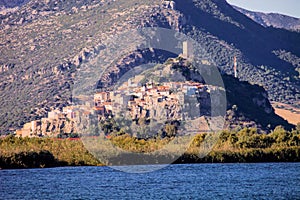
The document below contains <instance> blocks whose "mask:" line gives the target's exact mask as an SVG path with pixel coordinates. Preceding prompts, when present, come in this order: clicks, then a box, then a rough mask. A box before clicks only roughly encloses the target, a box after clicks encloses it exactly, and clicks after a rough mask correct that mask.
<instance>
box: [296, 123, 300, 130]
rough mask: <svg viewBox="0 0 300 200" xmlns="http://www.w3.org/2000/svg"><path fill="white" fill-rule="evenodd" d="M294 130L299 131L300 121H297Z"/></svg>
mask: <svg viewBox="0 0 300 200" xmlns="http://www.w3.org/2000/svg"><path fill="white" fill-rule="evenodd" d="M296 130H297V131H300V122H298V123H297V126H296Z"/></svg>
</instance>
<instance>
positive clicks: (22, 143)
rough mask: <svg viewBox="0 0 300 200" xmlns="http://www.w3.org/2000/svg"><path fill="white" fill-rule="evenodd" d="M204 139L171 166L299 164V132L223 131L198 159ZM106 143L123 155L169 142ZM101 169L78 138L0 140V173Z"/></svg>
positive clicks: (119, 139)
mask: <svg viewBox="0 0 300 200" xmlns="http://www.w3.org/2000/svg"><path fill="white" fill-rule="evenodd" d="M298 128H299V127H298ZM206 137H208V134H207V133H200V134H198V135H196V136H195V137H194V138H193V140H192V142H191V144H190V146H189V148H188V149H187V151H186V152H185V153H184V154H183V155H181V156H179V158H178V159H177V160H176V161H175V162H173V163H176V164H179V163H247V162H300V129H297V130H292V131H286V130H285V129H284V128H283V127H281V126H278V127H276V128H275V129H274V130H273V131H272V132H271V133H270V134H259V133H258V131H257V129H255V128H244V129H242V130H239V131H227V130H224V131H222V132H221V133H220V135H219V138H218V141H217V142H216V144H215V145H214V147H213V149H212V151H211V152H210V153H208V154H207V155H206V156H205V157H202V158H200V157H199V156H198V155H199V152H200V149H201V144H203V141H204V140H205V138H206ZM95 138H96V137H95ZM96 139H97V138H96ZM106 140H107V141H109V142H111V143H112V144H114V145H116V146H118V147H119V148H121V149H123V150H125V151H129V152H136V153H137V152H143V153H146V154H147V153H151V152H153V151H155V150H158V149H161V148H162V147H163V146H164V145H166V144H168V143H169V142H171V141H172V138H151V139H138V138H135V137H132V136H130V135H127V134H124V135H117V136H112V137H110V138H109V139H106ZM162 152H163V151H162ZM170 155H171V154H168V152H165V153H159V154H156V157H155V159H158V160H160V161H162V160H164V159H166V160H168V159H169V158H170V157H169V156H170ZM124 156H125V158H126V153H125V154H123V155H122V154H118V155H115V157H113V158H112V159H114V160H117V161H118V159H120V160H122V159H125V158H124ZM134 159H135V158H134ZM137 159H138V158H137ZM144 159H145V158H144ZM146 159H147V158H146ZM152 161H154V160H151V159H150V162H149V163H145V162H141V164H154V163H152ZM115 163H116V162H115ZM119 164H122V162H120V163H119ZM103 165H104V164H102V163H100V162H99V161H98V160H97V159H96V158H95V157H94V156H93V155H92V154H91V153H90V152H89V151H88V150H87V149H86V148H85V146H84V144H83V142H82V140H81V139H79V138H77V139H76V138H69V139H59V138H28V137H25V138H21V137H14V136H7V137H5V138H2V139H0V169H21V168H44V167H62V166H103Z"/></svg>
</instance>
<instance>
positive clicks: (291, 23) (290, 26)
mask: <svg viewBox="0 0 300 200" xmlns="http://www.w3.org/2000/svg"><path fill="white" fill-rule="evenodd" d="M233 8H235V9H236V10H238V11H239V12H241V13H243V14H244V15H246V16H247V17H249V18H250V19H252V20H253V21H255V22H257V23H259V24H260V25H262V26H264V27H270V26H273V27H275V28H283V29H287V30H291V31H298V32H299V31H300V19H299V18H295V17H290V16H287V15H282V14H278V13H262V12H253V11H249V10H245V9H243V8H240V7H237V6H233Z"/></svg>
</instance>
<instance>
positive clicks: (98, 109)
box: [16, 79, 210, 137]
mask: <svg viewBox="0 0 300 200" xmlns="http://www.w3.org/2000/svg"><path fill="white" fill-rule="evenodd" d="M209 92H210V89H209V86H208V85H204V84H202V83H196V82H191V81H187V82H166V83H161V84H158V83H148V84H145V85H141V84H139V83H135V82H133V79H129V80H128V82H126V83H125V84H123V86H122V87H120V88H119V89H118V90H115V91H102V92H97V93H95V94H94V98H93V105H92V106H91V105H84V107H85V108H84V110H85V111H83V109H82V108H83V106H82V105H72V106H67V107H64V108H63V110H62V111H60V110H54V111H51V112H49V113H48V117H47V118H42V119H41V120H34V121H31V122H29V123H26V124H25V125H24V126H23V128H22V129H21V130H18V131H17V132H16V134H17V135H18V136H22V137H25V136H29V137H34V136H50V137H51V136H52V137H54V136H55V137H57V136H58V135H59V134H62V133H63V134H72V133H76V132H77V131H78V130H77V129H76V124H77V123H79V122H80V120H82V119H81V118H82V116H85V117H86V118H89V116H90V115H93V116H97V119H98V121H101V120H105V119H107V118H111V117H119V116H121V115H122V117H125V118H127V119H130V120H132V121H135V122H138V121H139V119H145V120H148V121H149V120H151V119H154V120H156V121H161V120H165V121H168V120H179V121H182V120H188V119H195V118H199V117H200V115H201V113H200V99H202V103H206V104H208V103H209ZM207 100H208V101H207Z"/></svg>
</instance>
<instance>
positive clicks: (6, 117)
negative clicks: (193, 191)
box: [0, 0, 300, 132]
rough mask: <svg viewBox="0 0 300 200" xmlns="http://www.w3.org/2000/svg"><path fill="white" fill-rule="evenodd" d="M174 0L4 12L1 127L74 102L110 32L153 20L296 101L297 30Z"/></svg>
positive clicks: (221, 4) (213, 0) (210, 4)
mask: <svg viewBox="0 0 300 200" xmlns="http://www.w3.org/2000/svg"><path fill="white" fill-rule="evenodd" d="M174 3H175V8H174V9H172V8H166V6H165V4H163V3H162V1H161V0H151V1H138V0H130V1H128V0H118V1H113V0H106V1H103V0H55V1H52V0H49V1H40V0H30V1H29V2H28V3H27V4H25V5H23V6H22V7H21V8H20V9H18V10H17V11H16V12H13V13H7V14H4V15H0V108H1V112H0V132H3V131H7V130H8V129H9V128H17V127H20V126H21V125H22V124H23V123H24V122H27V121H29V120H32V119H37V118H41V117H43V116H45V115H46V113H47V111H49V110H51V109H53V108H57V107H62V106H64V105H67V104H69V103H70V98H71V88H72V84H73V81H74V77H75V72H76V71H77V70H78V69H80V65H81V63H82V62H89V58H90V57H92V56H93V57H95V56H97V55H99V53H100V52H101V47H102V46H101V42H102V41H103V40H104V39H105V38H107V37H108V36H110V35H114V34H117V33H121V32H123V31H128V30H131V29H136V28H137V27H148V26H150V27H164V28H172V29H176V30H179V31H181V32H183V33H185V34H187V35H189V36H191V37H192V38H193V39H195V40H196V41H198V42H199V43H200V44H201V45H203V47H204V48H205V50H206V51H207V52H208V54H209V56H210V58H211V60H213V61H214V63H215V64H216V65H218V67H219V68H220V70H221V71H222V72H224V73H226V74H228V75H233V70H232V60H233V56H234V55H236V56H237V58H238V63H239V65H238V71H239V72H238V78H239V79H240V80H241V81H246V82H248V84H250V85H251V84H258V85H260V86H262V87H264V89H265V90H266V91H267V93H268V98H269V100H274V101H279V102H284V103H290V104H294V105H296V106H297V105H298V101H299V99H300V92H299V91H300V88H299V86H300V83H299V77H300V76H299V73H298V71H299V72H300V62H298V60H300V59H299V57H300V46H299V44H300V34H299V33H296V32H290V31H287V30H282V29H275V28H270V27H269V28H265V27H263V26H261V25H259V24H257V23H256V22H254V21H252V20H251V19H249V18H248V17H246V16H245V15H243V14H242V13H240V12H238V11H237V10H235V9H234V8H233V7H232V6H230V5H229V4H227V3H226V1H225V0H193V1H192V0H186V1H182V0H176V1H175V2H174ZM253 88H254V89H255V87H253ZM260 88H261V87H260ZM261 89H262V88H261ZM240 93H241V94H243V95H246V96H245V97H244V98H247V92H246V93H245V92H240ZM254 93H255V92H253V94H254ZM233 97H234V95H233ZM236 98H237V99H238V98H239V97H238V96H237V97H236ZM249 98H250V97H249ZM299 106H300V105H299ZM245 111H247V109H245ZM254 114H255V113H254ZM252 117H253V118H255V116H253V115H252ZM257 119H258V118H257Z"/></svg>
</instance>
